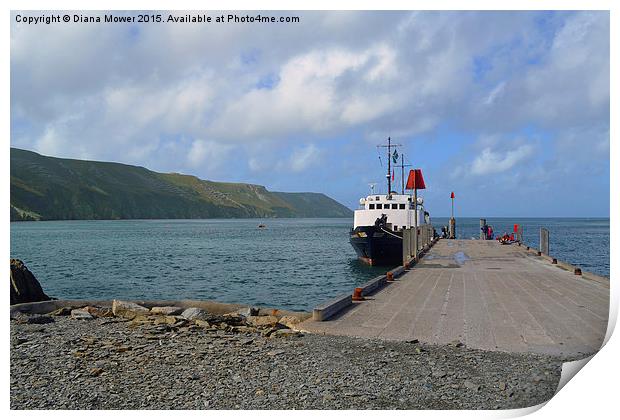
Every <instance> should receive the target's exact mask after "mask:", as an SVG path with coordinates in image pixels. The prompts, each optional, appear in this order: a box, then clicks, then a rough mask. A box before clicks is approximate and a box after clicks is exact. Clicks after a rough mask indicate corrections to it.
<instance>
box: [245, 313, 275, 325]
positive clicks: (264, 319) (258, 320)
mask: <svg viewBox="0 0 620 420" xmlns="http://www.w3.org/2000/svg"><path fill="white" fill-rule="evenodd" d="M245 321H246V322H247V323H248V325H251V326H253V327H275V326H276V324H277V323H278V318H277V317H275V316H273V315H266V316H249V317H247V318H246V319H245Z"/></svg>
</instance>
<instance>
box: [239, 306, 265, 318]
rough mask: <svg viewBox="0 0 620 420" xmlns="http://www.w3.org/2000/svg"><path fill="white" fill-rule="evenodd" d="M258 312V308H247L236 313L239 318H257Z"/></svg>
mask: <svg viewBox="0 0 620 420" xmlns="http://www.w3.org/2000/svg"><path fill="white" fill-rule="evenodd" d="M259 312H260V309H259V308H254V307H252V306H250V307H248V308H244V309H239V310H238V311H237V313H238V314H239V315H241V316H244V317H246V316H258V313H259Z"/></svg>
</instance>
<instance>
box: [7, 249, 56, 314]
mask: <svg viewBox="0 0 620 420" xmlns="http://www.w3.org/2000/svg"><path fill="white" fill-rule="evenodd" d="M44 300H51V298H50V297H49V296H48V295H46V294H45V293H44V292H43V288H42V287H41V284H39V282H38V281H37V279H36V278H35V277H34V275H33V274H32V273H31V272H30V270H28V268H27V267H26V265H25V264H24V263H23V262H22V261H21V260H17V259H14V258H11V305H15V304H17V303H26V302H41V301H44Z"/></svg>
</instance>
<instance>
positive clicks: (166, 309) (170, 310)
mask: <svg viewBox="0 0 620 420" xmlns="http://www.w3.org/2000/svg"><path fill="white" fill-rule="evenodd" d="M182 312H183V308H181V307H179V306H153V307H152V308H151V313H152V314H157V315H180V314H181V313H182Z"/></svg>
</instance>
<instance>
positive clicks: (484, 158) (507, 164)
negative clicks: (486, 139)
mask: <svg viewBox="0 0 620 420" xmlns="http://www.w3.org/2000/svg"><path fill="white" fill-rule="evenodd" d="M533 152H534V147H533V146H531V145H529V144H524V145H521V146H519V147H517V148H516V149H513V150H508V151H506V152H505V153H500V152H495V151H493V150H491V149H490V148H488V147H487V148H485V149H483V150H482V152H481V153H480V155H479V156H478V157H476V159H475V160H474V162H473V163H472V165H471V173H472V174H474V175H488V174H493V173H499V172H505V171H508V170H510V169H512V168H513V167H514V166H515V165H517V164H518V163H520V162H523V161H524V160H525V159H527V158H528V157H530V156H531V155H532V153H533Z"/></svg>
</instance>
